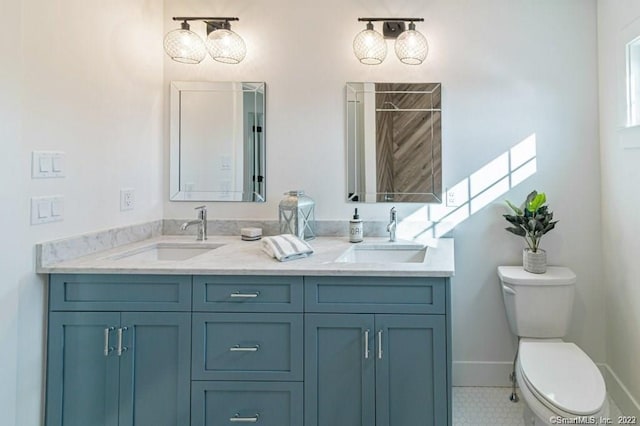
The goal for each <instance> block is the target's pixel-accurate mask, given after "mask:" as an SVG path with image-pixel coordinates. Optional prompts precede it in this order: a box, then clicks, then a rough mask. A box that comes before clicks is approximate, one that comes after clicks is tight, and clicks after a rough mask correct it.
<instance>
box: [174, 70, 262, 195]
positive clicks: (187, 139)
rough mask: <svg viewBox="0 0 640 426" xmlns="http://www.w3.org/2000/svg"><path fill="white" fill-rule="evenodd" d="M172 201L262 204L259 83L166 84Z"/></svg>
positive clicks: (260, 97)
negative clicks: (169, 116) (167, 86)
mask: <svg viewBox="0 0 640 426" xmlns="http://www.w3.org/2000/svg"><path fill="white" fill-rule="evenodd" d="M170 103H171V106H170V109H171V114H170V115H171V122H170V158H169V162H170V177H169V190H170V193H169V199H170V200H172V201H245V202H264V201H265V199H266V191H265V166H266V165H265V162H266V156H265V126H264V124H265V113H266V111H265V83H264V82H257V83H256V82H195V81H173V82H171V100H170Z"/></svg>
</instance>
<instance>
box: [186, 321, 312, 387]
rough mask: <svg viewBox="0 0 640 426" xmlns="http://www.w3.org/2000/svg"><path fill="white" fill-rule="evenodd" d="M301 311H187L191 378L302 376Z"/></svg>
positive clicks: (257, 378)
mask: <svg viewBox="0 0 640 426" xmlns="http://www.w3.org/2000/svg"><path fill="white" fill-rule="evenodd" d="M302 324H303V322H302V314H208V313H200V314H193V334H192V335H193V351H192V353H193V364H192V376H193V378H194V379H196V380H290V381H296V380H302V369H303V360H302V348H303V334H302V333H303V326H302Z"/></svg>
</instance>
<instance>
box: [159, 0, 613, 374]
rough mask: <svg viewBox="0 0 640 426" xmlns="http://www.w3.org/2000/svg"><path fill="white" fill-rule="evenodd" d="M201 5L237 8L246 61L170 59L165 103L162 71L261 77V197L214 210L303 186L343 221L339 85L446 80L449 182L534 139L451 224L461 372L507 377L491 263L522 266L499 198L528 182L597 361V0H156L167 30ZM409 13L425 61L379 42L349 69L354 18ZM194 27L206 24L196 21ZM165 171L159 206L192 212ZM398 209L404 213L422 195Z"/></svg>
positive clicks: (382, 214) (509, 343) (179, 214)
mask: <svg viewBox="0 0 640 426" xmlns="http://www.w3.org/2000/svg"><path fill="white" fill-rule="evenodd" d="M202 14H205V15H207V14H208V15H227V16H238V17H240V22H238V23H235V24H234V25H232V28H233V29H234V30H236V31H237V32H238V33H239V34H241V35H242V37H243V38H244V39H245V41H246V43H247V46H248V54H247V58H246V59H245V61H244V62H242V63H241V64H239V65H237V66H229V65H223V64H218V63H215V62H214V61H212V60H211V59H209V58H207V59H205V61H204V62H203V63H202V64H200V65H198V66H188V65H183V64H179V63H176V62H173V61H171V60H170V59H168V58H165V68H164V69H165V97H166V99H168V87H169V82H170V81H171V80H248V81H255V80H259V81H266V82H267V124H266V132H267V133H266V134H267V136H266V140H267V200H268V201H267V203H266V204H257V205H247V204H232V203H210V205H209V207H210V214H211V217H214V218H258V219H276V218H277V205H278V202H279V200H280V199H281V194H282V193H283V192H284V191H286V190H289V189H304V190H306V191H307V193H308V194H309V195H311V196H312V197H313V198H314V199H315V200H316V217H317V218H319V219H325V220H345V221H346V220H348V218H349V216H350V214H351V213H352V210H353V207H354V206H353V205H352V204H347V203H346V202H345V201H344V200H345V196H346V189H345V188H346V183H345V182H346V172H345V160H344V153H345V106H344V103H345V102H344V101H345V89H344V88H345V83H346V82H348V81H409V82H411V81H414V82H421V81H422V82H424V81H426V82H438V81H439V82H442V85H443V109H444V112H443V153H444V154H443V155H444V162H443V164H444V165H443V169H444V179H443V180H444V184H445V185H446V186H448V187H451V186H453V185H454V184H456V183H457V182H459V181H461V180H462V179H464V178H465V177H468V176H469V175H470V174H472V173H474V172H475V171H476V170H478V169H480V168H482V167H483V166H484V165H485V164H487V163H489V162H490V161H491V160H493V159H494V158H496V157H498V156H499V155H501V154H503V153H504V152H505V151H508V150H509V149H510V148H511V147H512V146H514V145H516V144H517V143H519V142H521V141H522V140H524V139H525V138H527V137H529V136H530V135H532V134H535V137H536V142H537V173H536V174H535V175H534V176H532V177H531V178H529V179H528V180H526V181H525V182H524V183H523V184H521V185H520V186H518V187H516V188H514V189H513V190H511V191H509V192H508V193H507V194H505V195H501V196H500V197H498V198H497V199H496V200H495V201H494V202H493V203H491V204H490V206H489V207H486V208H484V209H482V210H480V211H479V212H477V213H475V214H474V215H473V216H471V217H470V218H469V219H467V220H466V221H465V222H463V223H462V224H460V225H459V226H458V227H457V228H456V229H455V231H454V234H453V236H454V237H455V238H456V263H457V272H456V276H455V278H454V280H453V308H454V323H453V338H454V353H453V358H454V361H456V362H457V364H456V368H455V373H454V375H455V376H456V382H457V383H461V384H473V383H483V384H489V383H496V382H499V383H506V381H507V378H506V371H507V369H508V366H509V363H510V362H511V360H512V357H513V355H514V349H515V343H514V342H515V341H514V338H513V337H512V336H511V335H510V333H509V331H508V328H507V325H506V319H505V314H504V308H503V305H502V299H501V294H500V292H499V290H498V288H499V287H498V283H497V276H496V272H495V271H496V266H497V265H500V264H518V263H520V262H521V257H520V250H521V248H522V246H523V242H522V241H520V240H518V239H517V238H516V237H514V236H512V235H510V234H507V233H506V232H505V231H503V228H504V226H505V225H506V222H505V221H504V219H502V217H501V214H502V213H505V212H506V209H505V208H504V205H503V199H504V198H508V199H511V200H513V201H520V200H522V199H524V197H525V196H526V194H527V193H528V192H529V191H530V190H532V189H534V188H537V189H539V190H542V191H546V193H547V195H548V198H549V200H550V205H551V207H552V209H553V210H554V211H555V213H556V215H557V218H558V219H560V223H559V225H558V228H557V231H554V232H553V233H552V234H549V235H548V236H546V237H545V238H544V240H543V243H542V246H543V248H545V249H547V250H548V256H549V261H550V263H552V264H563V265H567V266H570V267H571V268H573V269H574V270H575V271H576V273H577V275H578V277H579V283H578V293H577V298H576V306H575V313H574V318H573V326H572V329H571V331H570V335H569V336H568V338H569V339H570V340H572V341H576V342H577V343H579V344H580V345H581V346H582V347H583V348H584V349H585V350H586V351H587V352H588V353H589V354H590V355H591V356H592V357H593V358H594V359H595V360H596V361H599V362H602V361H604V359H605V348H604V312H603V310H602V303H601V300H602V297H603V294H604V293H603V290H602V270H601V260H600V258H601V254H602V253H601V249H600V213H599V199H600V189H599V188H600V178H599V158H598V124H597V119H598V111H597V99H598V98H597V92H596V87H597V73H596V71H597V58H596V48H597V43H596V2H595V0H589V1H584V0H568V1H562V2H557V1H554V0H541V1H535V2H531V1H517V2H514V1H512V0H484V1H469V0H457V1H451V0H429V1H417V0H407V1H404V2H392V1H382V0H376V1H369V2H359V1H344V0H327V1H322V2H319V1H310V0H305V1H302V2H291V1H287V0H269V1H266V0H251V1H250V0H236V1H230V0H226V1H225V0H222V1H220V2H217V3H216V4H215V5H212V4H211V3H210V2H208V1H205V0H189V1H178V0H165V31H168V30H170V29H173V28H177V24H175V23H173V22H172V21H171V17H172V16H178V15H183V16H184V15H192V16H193V15H202ZM405 15H408V16H418V17H424V18H425V19H426V22H425V23H424V24H419V25H418V29H419V30H421V31H423V32H424V33H425V35H426V36H427V38H428V39H429V42H430V47H431V49H430V53H429V57H428V59H427V61H426V63H425V64H423V65H422V66H418V67H411V66H405V65H402V64H400V62H399V61H398V60H397V59H396V58H395V56H394V53H393V50H392V45H390V46H389V47H390V51H389V56H388V58H387V60H386V61H385V62H384V63H383V64H382V65H380V66H365V65H361V64H359V63H358V62H357V60H356V59H355V58H354V56H353V53H352V47H351V42H352V40H353V38H354V36H355V35H356V33H357V32H359V31H361V30H362V29H364V25H363V24H360V23H358V22H357V18H358V17H360V16H405ZM192 29H194V30H195V31H197V32H200V33H204V27H203V25H202V24H197V23H194V25H193V26H192ZM166 114H168V105H165V116H166ZM167 131H168V128H165V137H167V135H168V132H167ZM165 147H168V140H166V141H165ZM167 149H168V148H165V152H166V150H167ZM164 170H165V172H166V171H168V159H165V165H164ZM166 176H168V173H165V182H164V187H163V188H164V189H163V191H164V199H165V207H164V212H165V217H167V218H190V217H192V216H193V215H194V212H193V206H194V205H193V204H192V203H176V202H169V201H167V200H168V197H167V195H166V194H167V193H168V178H167V177H166ZM358 207H359V211H360V212H361V217H362V218H363V219H364V220H365V221H366V220H374V219H375V220H384V219H386V217H387V215H388V209H389V207H390V206H388V205H369V204H368V205H359V206H358ZM398 207H399V211H400V217H401V218H402V217H406V216H407V215H408V214H409V213H411V212H413V211H414V210H417V209H418V208H419V207H420V206H418V205H402V206H398ZM425 219H426V218H425ZM585 241H587V242H588V243H585Z"/></svg>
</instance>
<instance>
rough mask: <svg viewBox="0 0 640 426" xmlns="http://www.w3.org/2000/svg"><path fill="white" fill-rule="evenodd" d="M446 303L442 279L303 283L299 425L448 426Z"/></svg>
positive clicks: (312, 280) (313, 279)
mask: <svg viewBox="0 0 640 426" xmlns="http://www.w3.org/2000/svg"><path fill="white" fill-rule="evenodd" d="M448 299H449V298H448V283H447V279H445V278H397V277H389V278H381V277H375V278H374V277H305V311H306V312H308V313H306V314H305V360H306V363H305V426H332V425H336V424H339V425H341V426H362V425H376V426H404V425H420V426H443V425H451V394H450V383H451V369H450V356H451V351H450V341H451V339H450V332H449V331H450V324H449V320H448V316H447V312H448V303H449V302H448ZM403 311H406V312H408V313H402V312H403Z"/></svg>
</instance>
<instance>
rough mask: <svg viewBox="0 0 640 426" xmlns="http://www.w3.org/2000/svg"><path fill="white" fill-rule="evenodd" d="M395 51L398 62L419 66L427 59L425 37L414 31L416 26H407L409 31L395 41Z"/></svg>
mask: <svg viewBox="0 0 640 426" xmlns="http://www.w3.org/2000/svg"><path fill="white" fill-rule="evenodd" d="M395 50H396V55H397V56H398V59H400V62H402V63H404V64H408V65H420V64H421V63H422V62H424V60H425V59H426V58H427V53H429V44H428V43H427V39H426V38H425V36H423V35H422V33H420V32H419V31H416V26H415V24H414V23H413V22H412V23H410V24H409V29H408V30H407V31H403V32H402V33H401V34H400V35H399V36H398V38H397V39H396V44H395Z"/></svg>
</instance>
